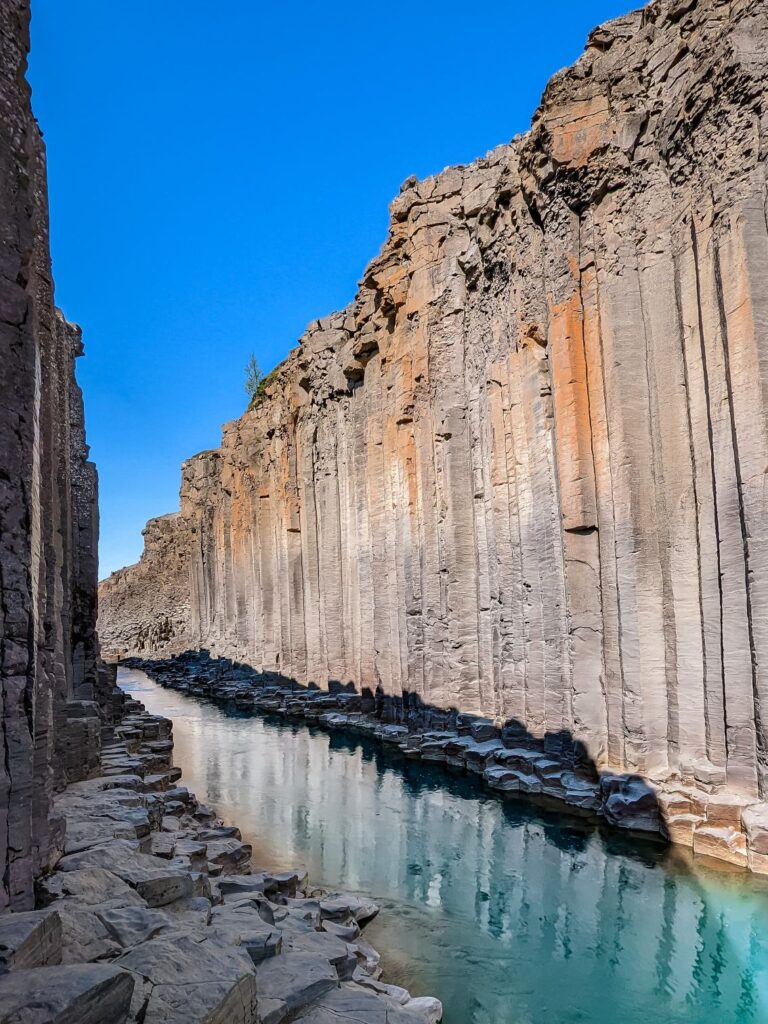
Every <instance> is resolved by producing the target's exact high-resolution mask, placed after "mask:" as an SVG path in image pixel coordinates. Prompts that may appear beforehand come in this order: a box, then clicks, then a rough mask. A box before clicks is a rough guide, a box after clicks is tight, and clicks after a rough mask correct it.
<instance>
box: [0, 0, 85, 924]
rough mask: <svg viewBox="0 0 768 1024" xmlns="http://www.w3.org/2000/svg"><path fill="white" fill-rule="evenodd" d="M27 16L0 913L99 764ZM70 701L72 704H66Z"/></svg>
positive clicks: (1, 736)
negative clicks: (63, 808)
mask: <svg viewBox="0 0 768 1024" xmlns="http://www.w3.org/2000/svg"><path fill="white" fill-rule="evenodd" d="M28 19H29V12H28V4H27V3H24V2H21V0H8V2H4V3H3V4H2V5H0V183H1V184H0V679H1V681H2V691H1V692H0V912H1V911H2V910H4V909H6V908H7V907H9V906H10V907H11V908H14V909H18V910H23V909H26V908H28V907H31V906H32V905H33V891H32V881H33V876H34V875H35V874H37V873H38V872H39V871H40V870H41V869H42V868H44V867H46V866H48V865H50V864H51V863H52V862H53V861H54V860H55V858H56V856H57V855H58V853H59V852H60V847H61V842H62V835H61V824H62V823H61V820H60V819H59V818H58V817H56V816H55V815H54V814H53V812H52V802H51V801H52V793H53V790H54V788H55V787H56V786H61V785H62V784H63V783H64V782H65V781H67V779H70V780H72V779H75V778H80V777H82V776H83V773H84V772H87V770H88V764H89V761H91V760H92V759H93V758H94V757H96V759H97V758H98V741H99V728H100V723H99V716H98V712H97V706H96V704H95V703H92V702H93V698H94V696H96V695H97V693H98V691H99V687H98V669H97V656H98V647H97V641H96V633H95V619H96V578H97V568H96V541H97V533H98V518H97V510H96V469H95V467H94V465H93V463H91V462H89V461H88V448H87V446H86V444H85V433H84V426H83V406H82V396H81V394H80V389H79V387H78V386H77V383H76V382H75V377H74V360H75V358H76V357H77V356H78V355H80V353H81V352H82V345H81V341H80V331H79V329H78V328H77V327H75V326H73V325H72V324H69V323H67V322H66V321H65V320H64V319H63V317H62V316H61V314H60V312H59V311H58V310H56V309H55V307H54V304H53V285H52V282H51V268H50V258H49V254H48V206H47V196H46V184H45V153H44V149H43V145H42V140H41V137H40V132H39V129H38V127H37V124H36V123H35V121H34V119H33V117H32V114H31V111H30V106H29V88H28V86H27V84H26V82H25V80H24V71H25V68H26V53H27V48H28V42H29V40H28ZM75 698H79V700H75Z"/></svg>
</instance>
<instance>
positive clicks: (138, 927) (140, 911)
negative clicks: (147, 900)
mask: <svg viewBox="0 0 768 1024" xmlns="http://www.w3.org/2000/svg"><path fill="white" fill-rule="evenodd" d="M96 914H97V916H98V917H99V919H100V920H101V922H102V923H103V924H104V925H105V927H106V929H107V931H108V932H109V934H110V935H111V936H112V938H113V939H114V940H115V942H116V943H117V944H118V945H119V946H122V947H123V949H127V948H128V947H129V946H135V945H137V944H138V943H139V942H145V941H146V940H147V939H151V938H152V937H153V936H154V935H157V934H158V933H159V932H160V931H162V929H163V928H165V927H167V926H169V925H170V923H171V919H170V918H169V917H168V915H167V914H164V913H163V911H162V910H150V909H149V907H110V908H106V909H105V910H99V909H98V908H96Z"/></svg>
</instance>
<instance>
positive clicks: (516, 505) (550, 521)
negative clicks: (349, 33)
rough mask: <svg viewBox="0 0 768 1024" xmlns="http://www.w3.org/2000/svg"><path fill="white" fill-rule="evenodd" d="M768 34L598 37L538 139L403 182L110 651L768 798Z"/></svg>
mask: <svg viewBox="0 0 768 1024" xmlns="http://www.w3.org/2000/svg"><path fill="white" fill-rule="evenodd" d="M767 83H768V5H766V3H765V0H730V2H724V0H699V2H698V3H697V2H695V0H675V2H672V0H661V2H656V3H653V4H651V5H650V6H649V7H647V8H645V9H644V10H642V11H639V12H636V13H633V14H630V15H628V16H626V17H624V18H621V19H619V20H617V21H614V22H611V23H609V24H607V25H606V26H604V27H602V28H600V29H597V30H596V31H595V32H593V33H592V35H591V37H590V39H589V41H588V45H587V49H586V52H585V53H584V55H583V56H582V57H581V59H580V60H579V61H578V62H577V63H576V65H575V66H574V67H572V68H571V69H569V70H567V71H564V72H561V73H560V74H558V75H557V76H555V78H554V79H553V80H552V82H551V83H550V85H549V86H548V88H547V90H546V92H545V94H544V97H543V100H542V104H541V107H540V108H539V110H538V112H537V113H536V115H535V117H534V121H533V125H532V128H531V130H530V132H528V133H527V134H526V135H524V136H521V137H519V138H517V139H515V140H513V142H512V143H510V144H509V145H505V146H502V147H500V148H499V149H496V150H494V151H493V152H491V153H490V154H489V155H488V156H487V157H485V158H484V159H481V160H479V161H477V162H476V163H474V164H471V165H469V166H466V167H456V168H450V169H448V170H446V171H444V172H443V173H442V174H439V175H437V176H436V177H434V178H430V179H428V180H426V181H421V182H419V181H416V180H409V181H407V182H406V183H405V185H404V186H403V188H402V191H401V194H400V195H399V197H398V198H397V199H396V200H395V201H394V203H393V205H392V221H391V228H390V233H389V237H388V238H387V241H386V243H385V245H384V248H383V250H382V252H381V254H380V256H379V257H378V258H377V259H376V260H374V262H373V263H372V264H371V265H370V266H369V267H368V269H367V271H366V273H365V276H364V279H363V281H362V284H361V286H360V290H359V293H358V295H357V298H356V299H355V301H354V302H353V303H352V305H351V306H350V307H349V308H347V309H346V310H344V311H343V312H341V313H338V314H335V315H332V316H330V317H328V318H327V319H324V320H320V321H317V322H316V323H313V324H312V325H311V326H310V327H309V329H308V331H307V333H306V335H305V336H304V337H303V338H302V340H301V344H300V347H299V348H298V349H296V350H295V351H294V352H293V353H292V354H291V355H290V357H289V358H288V359H287V360H286V362H285V363H284V364H282V366H280V367H279V369H278V370H277V371H276V373H275V374H274V375H271V377H270V379H269V381H268V384H267V387H266V389H265V394H264V396H263V397H260V398H258V399H257V400H256V402H255V403H254V405H253V407H252V408H251V409H250V410H249V411H248V412H247V413H246V414H245V415H244V416H242V417H241V418H240V419H239V420H237V421H236V422H234V423H231V424H228V425H227V426H226V428H225V431H224V437H223V441H222V445H221V448H220V449H219V450H217V451H211V452H205V453H203V454H201V455H198V456H196V457H195V458H193V459H190V460H189V461H188V462H186V463H185V464H184V468H183V482H182V489H181V510H180V512H179V513H178V514H176V515H173V516H169V517H165V518H163V519H161V520H155V521H153V522H152V523H151V524H150V526H149V527H148V531H147V547H146V551H145V554H144V557H143V559H142V561H141V562H140V563H139V564H138V565H137V566H134V567H131V568H129V569H125V570H122V571H121V572H119V573H117V574H115V575H114V576H113V577H112V578H111V579H110V580H109V581H107V582H106V583H105V584H104V585H103V589H102V594H101V598H102V602H103V604H102V609H103V610H102V618H101V623H100V628H101V633H102V639H103V641H105V643H106V646H108V647H109V648H110V649H111V650H112V651H114V652H116V653H124V654H134V655H141V656H144V657H147V656H151V655H153V654H156V655H162V654H168V653H174V652H178V651H182V650H186V649H191V648H192V649H194V648H207V649H209V650H211V651H212V652H213V653H214V654H221V655H226V656H229V657H233V658H236V659H239V660H241V661H243V662H247V663H249V664H251V665H253V666H255V667H257V668H259V669H264V670H270V671H277V672H280V673H282V674H284V675H286V676H289V677H293V678H295V679H297V680H299V681H301V682H308V681H313V682H315V683H317V684H320V685H321V686H326V685H328V684H329V683H330V682H331V681H334V680H338V681H341V682H345V683H346V682H352V683H354V684H355V685H356V686H358V687H360V688H364V687H368V688H371V689H374V690H379V691H380V692H382V693H384V694H386V695H391V696H393V697H395V698H399V697H400V696H401V695H402V696H405V695H407V696H408V698H409V701H410V702H413V701H415V700H416V699H418V700H419V701H421V702H422V703H423V704H425V705H434V706H437V707H443V708H448V707H456V708H458V709H460V710H462V711H467V712H475V713H480V714H483V715H487V716H490V717H492V718H493V719H495V720H496V721H497V722H500V723H501V722H508V721H509V720H514V721H516V722H519V723H522V725H523V726H524V727H525V729H526V730H528V732H529V733H531V734H533V735H534V736H539V737H541V736H543V735H544V734H545V733H548V734H563V735H569V736H572V737H574V738H575V739H577V740H579V741H581V742H583V743H584V744H585V745H586V747H587V749H588V752H589V754H590V756H591V757H592V758H593V759H594V761H595V762H596V764H597V765H598V766H599V767H600V768H613V769H615V770H619V771H624V772H636V773H640V774H642V775H643V776H644V777H646V778H649V779H652V780H663V779H668V778H669V779H671V778H676V779H680V780H683V781H688V782H691V783H694V782H695V783H697V784H699V785H705V786H707V787H726V788H727V789H728V790H731V791H733V792H734V793H737V794H743V795H745V796H752V797H756V796H761V795H764V792H765V786H766V784H767V780H766V779H765V773H766V757H768V752H767V751H766V740H767V739H768V737H767V735H766V725H767V724H768V722H767V720H768V538H767V537H766V532H767V531H768V488H767V487H766V472H768V228H767V227H766V198H767V192H766V139H767V138H768V114H767V108H766V99H767V98H768V94H767V92H766V86H767Z"/></svg>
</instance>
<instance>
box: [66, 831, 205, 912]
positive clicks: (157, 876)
mask: <svg viewBox="0 0 768 1024" xmlns="http://www.w3.org/2000/svg"><path fill="white" fill-rule="evenodd" d="M94 867H99V868H105V869H106V870H108V871H111V872H112V873H113V874H115V875H117V876H118V878H122V879H123V881H124V882H127V883H128V885H130V886H131V887H132V888H134V889H135V890H136V891H137V892H138V894H139V895H140V896H141V897H142V898H143V899H144V900H146V902H147V904H148V905H149V906H150V907H162V906H164V905H165V904H166V903H172V902H173V901H174V900H177V899H179V898H181V897H182V896H191V895H192V894H193V881H192V878H191V876H190V874H189V872H185V871H175V870H173V869H171V868H168V867H166V866H165V864H164V862H163V861H162V860H161V859H159V858H158V857H150V856H148V855H146V854H143V853H138V852H137V851H136V849H135V848H134V847H133V846H132V845H131V844H130V842H127V841H125V840H120V839H117V840H115V841H114V842H112V843H109V844H106V845H104V846H95V847H93V849H90V850H86V851H84V852H83V853H76V854H72V855H71V856H68V857H63V858H62V860H61V861H59V868H60V869H61V870H62V871H77V870H79V869H81V868H94Z"/></svg>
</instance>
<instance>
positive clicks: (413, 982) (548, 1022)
mask: <svg viewBox="0 0 768 1024" xmlns="http://www.w3.org/2000/svg"><path fill="white" fill-rule="evenodd" d="M120 684H121V685H122V686H123V687H124V688H125V689H127V690H129V691H130V692H132V693H134V694H135V695H136V696H137V697H138V698H139V699H140V700H142V701H143V702H144V704H146V706H147V708H148V709H149V710H150V711H153V712H156V713H158V714H164V715H168V716H169V717H171V718H173V720H174V736H175V740H176V747H175V751H174V759H175V762H176V764H178V765H180V766H181V768H182V769H183V771H184V780H183V781H184V783H185V784H186V785H187V786H188V787H189V788H190V789H192V790H193V791H194V792H195V793H196V794H197V795H198V797H199V798H200V799H201V800H203V801H205V802H207V803H211V804H213V805H214V806H215V807H216V809H217V810H218V812H219V814H221V815H222V816H223V817H224V818H225V819H226V820H228V821H232V822H235V823H236V824H238V825H239V826H240V828H241V830H242V832H243V835H244V838H247V839H248V840H249V841H252V842H253V844H254V858H253V861H254V867H255V868H258V867H274V866H280V865H282V866H287V865H289V864H298V863H301V864H304V865H305V866H306V867H307V868H308V869H309V871H310V875H311V877H312V879H313V880H314V881H316V882H318V883H320V884H325V883H327V884H330V885H338V886H339V887H345V888H347V889H351V890H360V891H364V892H366V893H369V894H370V895H372V896H374V897H376V898H378V899H379V900H380V902H381V903H382V905H383V908H384V912H383V913H382V914H381V915H380V916H379V917H378V918H377V919H376V920H375V921H374V922H373V923H372V924H371V925H370V926H369V927H368V929H367V930H366V935H367V937H368V939H369V941H370V942H371V943H372V944H373V945H374V946H376V948H377V949H378V950H379V951H380V952H381V953H382V955H383V957H384V967H385V971H386V980H388V981H392V982H396V983H399V984H402V985H405V986H406V987H407V988H409V989H410V990H411V991H412V993H413V994H414V995H422V994H427V993H431V994H434V995H437V996H438V997H439V998H440V999H442V1000H443V1003H444V1006H445V1024H582V1022H587V1024H649V1022H651V1024H767V1022H768V884H767V883H766V882H764V881H762V880H760V879H756V878H750V877H749V876H746V875H744V874H743V873H741V872H738V873H737V872H728V871H721V870H716V869H712V868H707V867H703V866H701V864H700V863H699V862H698V861H697V862H696V864H695V868H694V867H693V866H692V864H691V861H690V859H688V858H686V857H685V856H684V855H683V854H681V853H678V852H676V851H670V850H669V849H664V848H663V847H658V846H656V845H655V844H651V843H640V844H632V843H630V842H629V841H627V840H626V839H624V838H617V837H615V836H609V835H605V834H601V833H600V831H599V830H597V829H593V828H590V827H587V826H585V825H583V824H582V823H581V822H579V821H578V819H571V818H568V817H567V816H559V815H557V816H556V815H550V814H546V813H544V812H542V811H539V810H537V809H535V808H533V807H531V806H530V805H527V804H526V803H524V802H519V801H513V800H502V799H499V798H497V797H494V796H491V795H489V794H488V793H487V792H484V791H483V789H482V787H481V785H480V784H479V783H478V782H477V780H475V779H474V778H471V777H465V776H463V775H458V774H450V773H447V772H446V771H445V770H444V769H442V768H440V767H439V766H430V765H428V764H422V763H420V762H417V761H408V760H406V759H405V758H403V757H401V756H400V755H399V754H398V753H396V752H392V753H390V752H387V751H384V750H382V749H381V748H380V747H379V745H378V744H375V743H373V742H370V741H368V740H366V739H363V738H361V739H358V738H356V737H355V738H349V737H346V738H343V737H341V736H337V735H329V734H328V733H325V732H322V731H319V730H316V729H312V728H308V727H306V726H303V725H291V724H288V723H283V722H273V721H271V720H270V721H268V720H265V719H264V718H260V717H256V716H254V715H251V714H248V713H243V712H239V711H236V710H235V709H234V708H233V709H231V710H227V709H224V708H222V707H220V706H218V705H215V704H212V703H210V702H206V701H200V700H196V699H194V698H190V697H186V696H183V695H182V694H177V693H174V692H173V691H170V690H164V689H162V688H161V687H159V686H157V685H156V684H155V683H153V682H152V681H151V680H150V679H149V678H148V677H147V676H146V675H144V674H143V673H141V672H136V671H128V670H125V669H121V670H120Z"/></svg>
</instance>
